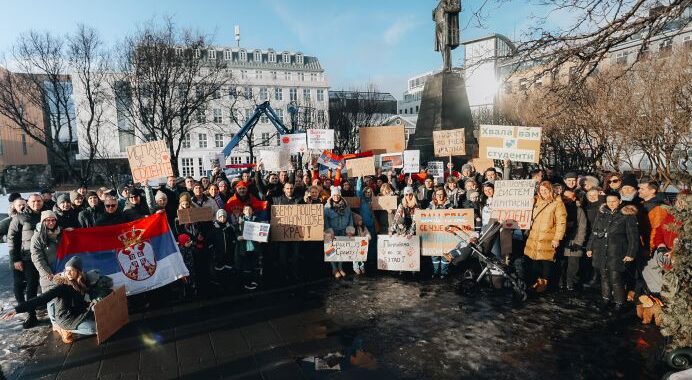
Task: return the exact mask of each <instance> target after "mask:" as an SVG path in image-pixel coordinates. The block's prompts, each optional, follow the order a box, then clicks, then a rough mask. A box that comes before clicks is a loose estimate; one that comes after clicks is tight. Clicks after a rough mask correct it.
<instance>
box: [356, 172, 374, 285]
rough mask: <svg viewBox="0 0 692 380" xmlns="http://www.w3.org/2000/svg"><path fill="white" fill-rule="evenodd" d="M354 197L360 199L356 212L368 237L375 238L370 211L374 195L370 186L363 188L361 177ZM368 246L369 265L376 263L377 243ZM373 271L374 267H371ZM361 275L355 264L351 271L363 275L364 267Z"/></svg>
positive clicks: (372, 217) (372, 215) (372, 213)
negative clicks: (366, 230)
mask: <svg viewBox="0 0 692 380" xmlns="http://www.w3.org/2000/svg"><path fill="white" fill-rule="evenodd" d="M356 195H357V196H358V198H360V207H359V209H358V212H359V214H360V216H361V218H362V221H363V225H364V226H365V228H367V229H368V233H369V234H370V236H377V233H376V232H375V213H374V212H373V211H372V197H373V196H374V195H375V193H374V192H373V190H372V187H370V186H363V177H359V178H358V181H356ZM373 243H374V244H370V245H369V246H368V261H369V262H370V263H376V262H377V242H373ZM372 268H373V269H374V267H372ZM361 269H362V270H360V272H361V273H358V272H359V271H358V270H356V267H355V264H354V267H353V270H354V271H355V272H356V274H363V273H364V272H365V269H364V267H363V268H361Z"/></svg>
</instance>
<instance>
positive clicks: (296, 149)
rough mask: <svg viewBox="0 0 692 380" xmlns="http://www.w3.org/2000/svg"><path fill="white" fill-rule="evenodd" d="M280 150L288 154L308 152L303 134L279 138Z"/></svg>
mask: <svg viewBox="0 0 692 380" xmlns="http://www.w3.org/2000/svg"><path fill="white" fill-rule="evenodd" d="M279 139H280V141H281V149H282V150H285V151H287V152H289V153H290V154H298V153H305V152H306V151H307V150H308V142H307V138H306V135H305V133H293V134H289V135H281V136H279Z"/></svg>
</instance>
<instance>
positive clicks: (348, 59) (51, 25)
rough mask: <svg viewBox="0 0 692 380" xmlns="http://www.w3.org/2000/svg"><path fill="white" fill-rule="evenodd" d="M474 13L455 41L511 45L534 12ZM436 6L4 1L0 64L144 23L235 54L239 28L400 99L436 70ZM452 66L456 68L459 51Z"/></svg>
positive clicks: (401, 0) (261, 44)
mask: <svg viewBox="0 0 692 380" xmlns="http://www.w3.org/2000/svg"><path fill="white" fill-rule="evenodd" d="M480 3H483V0H462V7H463V10H462V21H461V23H462V40H468V39H473V38H477V37H480V36H484V35H487V34H491V33H502V34H505V35H507V36H508V37H510V38H512V37H513V36H516V37H519V36H521V34H522V30H525V28H526V27H527V25H529V24H530V23H531V16H532V15H534V14H541V12H542V11H543V8H540V7H536V6H527V5H526V3H527V1H526V0H522V1H514V2H513V3H510V4H508V5H503V6H501V7H498V6H494V8H489V9H488V14H489V17H487V19H486V20H485V25H484V27H482V28H481V27H478V26H477V22H476V21H475V19H473V18H472V12H473V11H474V10H476V9H477V7H478V5H479V4H480ZM436 4H437V0H398V1H397V0H301V1H298V0H245V1H239V0H228V1H214V0H168V1H164V0H156V1H149V0H117V1H112V0H111V1H98V0H62V1H55V0H50V1H48V0H44V1H38V0H5V1H3V9H2V14H1V15H0V55H1V54H3V53H6V52H8V51H9V49H10V47H11V46H12V43H13V41H15V40H16V38H17V36H18V35H19V34H20V33H22V32H26V31H28V30H31V29H35V30H42V31H43V30H49V31H51V32H56V33H67V32H70V31H72V30H74V29H75V26H76V25H77V24H78V23H85V24H88V25H91V26H94V27H96V28H97V29H98V30H99V31H100V33H101V36H102V37H103V39H104V40H106V41H107V42H109V43H114V42H117V41H118V40H119V39H121V38H122V37H123V36H125V35H127V34H129V33H132V32H133V31H134V30H135V29H136V27H137V25H141V24H142V23H143V22H146V21H147V20H151V19H152V18H157V17H159V18H160V17H163V16H173V18H174V20H175V21H176V23H177V24H178V25H180V26H182V27H185V28H192V29H195V30H198V31H200V32H203V33H205V34H209V35H211V36H212V37H213V40H214V41H215V43H216V44H217V45H234V43H235V42H234V39H233V27H234V25H240V29H241V45H242V46H244V47H247V48H270V47H271V48H274V49H277V50H293V51H297V50H300V51H302V52H303V53H305V54H306V55H313V56H317V57H318V58H319V59H320V61H321V63H322V66H323V67H324V68H325V70H326V73H327V77H328V79H329V81H330V85H331V87H332V89H352V88H365V87H366V86H367V85H368V84H370V83H372V84H374V85H375V86H376V87H377V88H378V89H380V90H382V91H388V92H392V94H393V95H394V96H395V97H396V98H397V99H400V98H401V93H402V92H403V91H404V90H405V88H406V80H407V78H409V77H411V76H414V75H416V74H418V73H421V72H425V71H429V70H433V69H436V68H438V67H439V66H441V58H440V55H439V53H437V52H435V51H433V41H434V32H433V30H434V29H433V27H434V25H433V22H432V20H431V12H432V9H433V8H434V7H435V5H436ZM555 17H559V16H557V15H556V16H555ZM555 17H554V18H553V19H555ZM558 22H559V20H558ZM453 57H454V64H455V65H460V64H461V60H462V57H463V52H462V47H459V48H457V49H456V50H454V53H453Z"/></svg>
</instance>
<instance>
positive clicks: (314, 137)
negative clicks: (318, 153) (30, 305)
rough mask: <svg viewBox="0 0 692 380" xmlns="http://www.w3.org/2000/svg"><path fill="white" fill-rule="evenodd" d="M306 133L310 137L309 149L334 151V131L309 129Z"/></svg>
mask: <svg viewBox="0 0 692 380" xmlns="http://www.w3.org/2000/svg"><path fill="white" fill-rule="evenodd" d="M306 133H307V136H308V149H315V150H325V149H334V130H333V129H308V130H306Z"/></svg>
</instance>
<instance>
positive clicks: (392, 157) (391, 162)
mask: <svg viewBox="0 0 692 380" xmlns="http://www.w3.org/2000/svg"><path fill="white" fill-rule="evenodd" d="M379 164H380V168H381V169H382V170H392V169H401V168H402V167H403V166H404V158H403V156H402V155H401V153H386V154H381V155H380V159H379Z"/></svg>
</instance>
